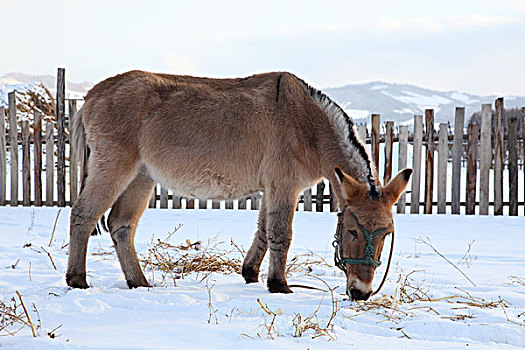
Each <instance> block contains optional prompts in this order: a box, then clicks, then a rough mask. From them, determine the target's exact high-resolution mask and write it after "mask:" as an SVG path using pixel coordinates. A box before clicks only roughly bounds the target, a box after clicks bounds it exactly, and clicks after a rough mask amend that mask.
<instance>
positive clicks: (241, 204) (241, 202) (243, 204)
mask: <svg viewBox="0 0 525 350" xmlns="http://www.w3.org/2000/svg"><path fill="white" fill-rule="evenodd" d="M237 208H238V209H240V210H245V209H246V197H242V198H240V199H239V200H238V201H237ZM199 209H200V207H199ZM204 209H206V208H204Z"/></svg>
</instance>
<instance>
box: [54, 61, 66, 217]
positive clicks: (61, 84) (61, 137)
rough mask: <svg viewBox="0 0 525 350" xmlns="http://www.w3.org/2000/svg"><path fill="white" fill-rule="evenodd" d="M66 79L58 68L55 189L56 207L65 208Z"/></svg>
mask: <svg viewBox="0 0 525 350" xmlns="http://www.w3.org/2000/svg"><path fill="white" fill-rule="evenodd" d="M65 98H66V79H65V69H64V68H58V75H57V99H56V117H57V131H58V133H57V188H58V206H59V207H65V206H66V134H65V109H66V101H65Z"/></svg>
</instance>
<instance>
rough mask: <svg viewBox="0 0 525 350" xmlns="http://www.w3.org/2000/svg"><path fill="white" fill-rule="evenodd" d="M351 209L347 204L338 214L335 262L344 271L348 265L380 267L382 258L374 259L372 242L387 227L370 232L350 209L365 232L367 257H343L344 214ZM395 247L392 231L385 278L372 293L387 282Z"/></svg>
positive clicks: (334, 243)
mask: <svg viewBox="0 0 525 350" xmlns="http://www.w3.org/2000/svg"><path fill="white" fill-rule="evenodd" d="M347 209H348V210H350V209H349V208H348V206H345V207H344V208H343V210H342V211H341V212H339V213H338V214H337V216H338V220H337V230H336V232H335V236H334V238H335V240H334V242H333V243H332V245H333V246H334V248H335V252H334V262H335V266H337V267H338V268H339V269H341V270H342V271H343V272H345V273H346V265H345V264H349V265H372V266H374V267H378V266H379V265H381V261H380V260H376V259H374V245H373V244H372V241H373V239H374V237H375V236H376V235H378V234H380V233H381V232H383V231H384V230H386V227H382V228H378V229H377V230H375V231H374V232H368V231H367V229H366V228H365V227H364V226H363V225H361V224H360V223H359V220H358V219H357V216H356V215H355V214H354V212H352V211H351V210H350V214H352V217H353V218H354V220H355V222H356V223H357V226H358V227H359V229H360V230H361V232H362V233H363V235H364V236H365V239H366V247H365V257H364V258H363V259H354V258H345V257H343V216H344V213H345V211H346V210H347ZM393 248H394V233H393V232H392V241H391V245H390V253H389V256H388V264H387V267H386V271H385V275H384V276H383V280H382V281H381V284H380V285H379V288H377V289H376V290H375V291H374V292H373V293H372V295H375V294H377V292H379V290H380V289H381V287H383V284H384V283H385V280H386V277H387V275H388V270H389V269H390V261H391V260H392V251H393Z"/></svg>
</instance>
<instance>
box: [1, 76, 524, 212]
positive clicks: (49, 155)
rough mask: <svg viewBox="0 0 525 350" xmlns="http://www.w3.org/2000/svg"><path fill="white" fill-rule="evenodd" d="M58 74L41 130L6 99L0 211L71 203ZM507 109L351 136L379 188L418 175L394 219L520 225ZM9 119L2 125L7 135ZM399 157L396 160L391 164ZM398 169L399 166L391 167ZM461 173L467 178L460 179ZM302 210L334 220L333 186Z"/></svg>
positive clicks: (428, 114)
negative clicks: (405, 172) (364, 149)
mask: <svg viewBox="0 0 525 350" xmlns="http://www.w3.org/2000/svg"><path fill="white" fill-rule="evenodd" d="M64 73H65V72H64V69H61V68H59V70H58V77H57V100H56V101H57V103H56V106H57V108H56V120H54V121H51V120H48V121H46V122H45V123H44V122H43V119H42V115H41V114H40V113H38V112H35V113H34V114H33V116H32V120H31V118H30V120H23V121H19V120H17V114H16V99H15V94H16V92H12V93H10V94H9V95H8V108H7V111H5V110H4V109H3V108H0V206H4V205H10V206H18V205H19V204H22V205H23V206H31V205H34V206H43V205H45V206H59V207H64V206H70V205H71V204H72V203H74V201H75V200H76V198H77V195H78V191H79V180H80V178H79V173H80V172H79V170H80V169H79V160H77V159H75V157H74V156H73V155H74V152H72V150H71V148H70V145H69V141H68V138H69V130H68V124H67V123H66V117H69V116H72V115H74V114H75V113H76V111H77V101H76V100H67V99H66V98H65V96H66V95H65V83H64V82H65V74H64ZM66 102H67V113H66ZM503 105H504V104H503V99H502V98H499V99H497V100H496V101H495V113H494V115H493V112H492V105H491V104H483V105H482V112H481V125H478V124H477V123H473V124H470V125H469V126H468V128H467V133H466V134H465V133H464V128H463V126H464V121H465V109H464V108H463V107H457V108H456V111H455V127H454V131H453V132H452V131H451V130H449V128H448V124H446V123H442V124H439V127H438V130H437V132H436V130H435V124H434V111H433V110H432V109H427V110H426V111H425V115H424V116H422V115H416V116H414V120H413V130H412V132H410V130H409V127H408V126H407V125H400V126H398V127H397V129H396V128H395V125H394V122H392V121H387V122H386V123H384V124H383V125H382V124H381V116H380V115H378V114H372V116H371V128H370V133H369V132H368V129H367V127H366V126H365V125H359V126H357V132H358V134H359V136H360V138H361V139H362V140H365V139H366V142H367V144H368V145H370V146H369V147H370V151H371V155H372V158H373V161H374V162H375V164H376V165H377V167H378V169H379V170H380V171H379V173H380V176H381V177H382V181H383V183H386V182H388V181H389V180H390V179H391V177H392V176H393V175H395V172H397V171H398V170H400V169H402V168H404V167H407V166H408V167H412V168H413V169H414V173H413V175H412V178H411V185H409V188H407V194H403V195H402V196H401V198H400V199H399V202H398V204H397V209H396V210H397V213H406V212H407V211H408V212H409V213H411V214H418V213H420V212H422V213H424V214H431V213H438V214H444V213H447V212H450V213H452V214H460V213H464V214H467V215H472V214H479V215H488V214H489V213H493V214H494V215H503V214H508V215H518V214H519V213H520V212H521V213H523V212H525V208H524V202H523V198H524V197H525V180H523V181H521V186H520V184H519V180H518V179H519V178H520V176H519V171H520V170H521V171H522V179H523V178H525V166H524V160H523V158H524V154H525V145H524V142H523V140H524V129H525V128H524V127H523V126H525V123H524V122H525V107H524V108H522V109H521V115H520V117H519V119H521V120H519V119H518V118H517V117H512V118H510V119H509V120H508V122H507V123H504V120H503V111H504V108H503ZM6 112H7V115H8V117H9V118H8V125H4V123H5V115H6ZM493 119H494V120H493ZM505 124H506V125H505ZM43 126H45V133H44V134H43V129H44V128H43ZM520 126H521V128H520ZM6 130H7V131H8V132H6ZM19 130H20V132H19ZM381 148H382V149H383V151H382V152H381ZM396 148H397V155H395V154H394V150H395V149H396ZM7 151H9V154H8V153H7ZM20 151H21V152H20ZM19 153H21V157H22V159H21V162H20V159H19ZM44 154H45V163H44V158H43V155H44ZM8 155H9V156H8ZM410 155H411V156H410ZM423 156H424V159H423ZM435 156H437V160H436V159H435ZM396 157H397V158H396ZM394 160H397V166H396V167H394V165H395V164H394V163H395V162H394ZM44 164H45V167H44ZM8 165H9V171H8ZM394 168H395V169H394ZM43 173H45V178H43ZM462 173H465V174H463V176H462ZM7 174H9V180H10V181H9V188H8V186H7V180H8V178H7ZM504 175H506V176H504ZM491 179H492V180H491ZM20 185H21V190H22V191H21V196H20V193H19V186H20ZM44 188H45V191H44ZM520 188H521V192H519V190H520ZM8 190H9V192H8ZM44 193H45V196H44ZM505 197H506V200H504V198H505ZM520 198H521V199H520ZM407 199H410V201H408V200H407ZM259 202H260V194H258V193H256V194H253V195H252V196H249V197H245V198H241V199H239V200H235V201H218V200H198V199H192V198H183V197H178V196H175V195H173V194H171V193H170V191H169V190H168V189H165V188H161V187H160V186H157V187H156V188H155V192H154V193H153V196H152V198H151V200H150V205H149V206H150V208H166V209H167V208H173V209H180V208H186V209H197V208H198V209H206V208H212V209H219V208H223V209H230V210H231V209H238V210H244V209H252V210H257V209H259ZM520 208H521V209H520ZM298 210H304V211H317V212H322V211H328V210H330V211H334V210H336V203H335V199H334V196H333V195H332V189H331V185H330V184H328V183H327V182H325V181H322V182H320V183H319V184H317V185H316V186H314V187H313V188H311V189H307V190H305V191H304V193H303V194H302V195H301V197H300V199H299V205H298Z"/></svg>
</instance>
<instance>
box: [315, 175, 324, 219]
mask: <svg viewBox="0 0 525 350" xmlns="http://www.w3.org/2000/svg"><path fill="white" fill-rule="evenodd" d="M324 188H325V184H324V181H322V180H321V181H320V182H319V183H318V184H317V194H316V195H315V211H318V212H320V211H323V199H324Z"/></svg>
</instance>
